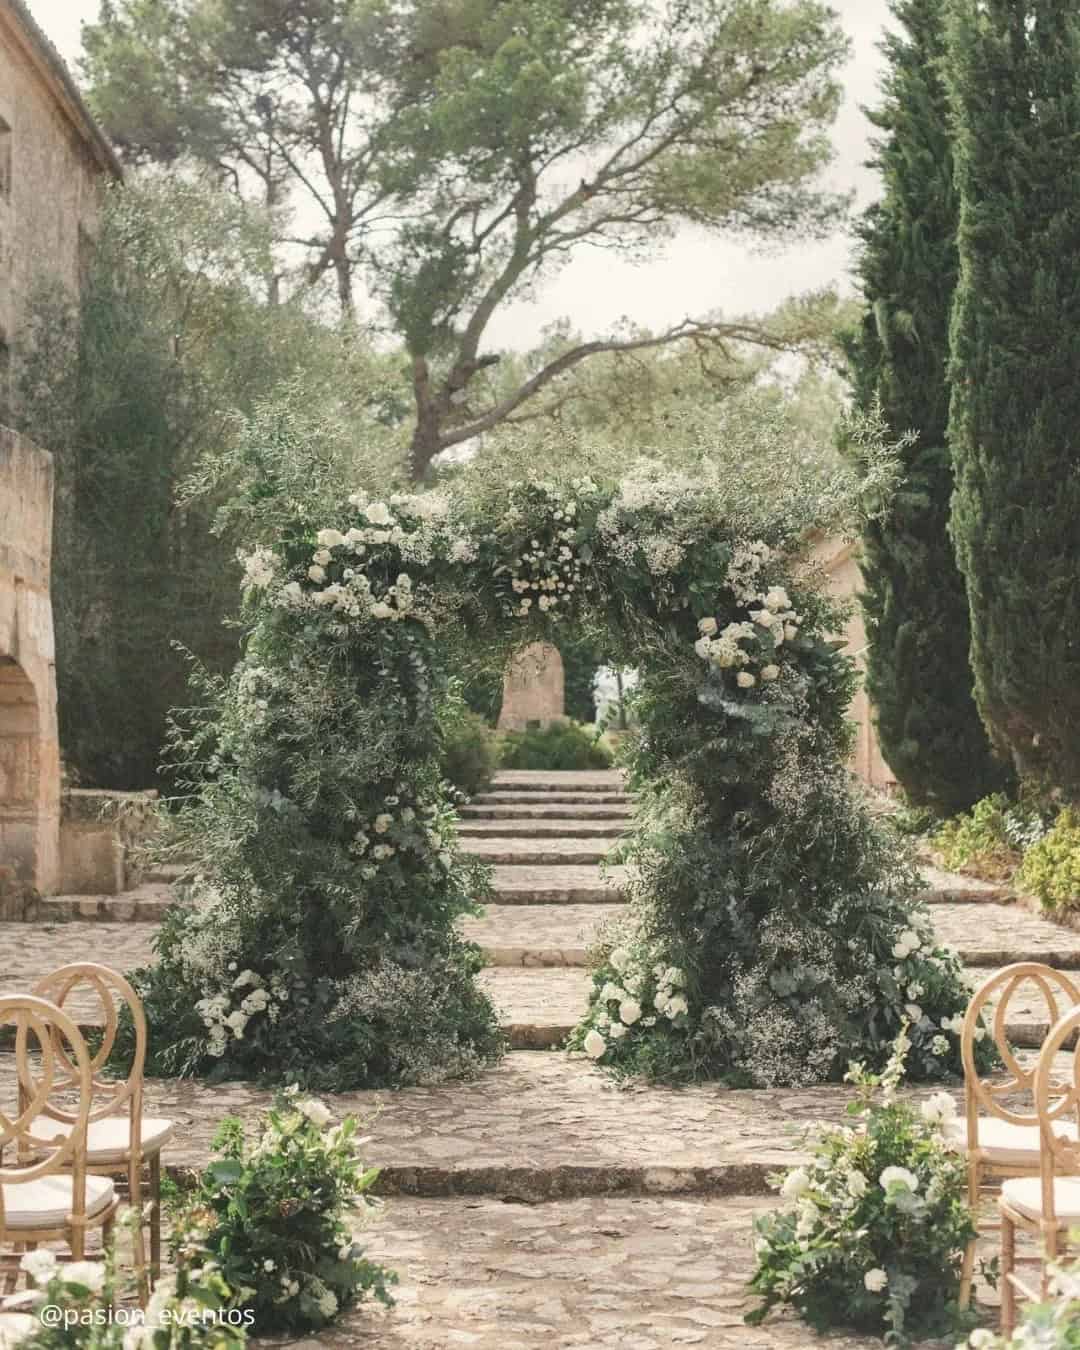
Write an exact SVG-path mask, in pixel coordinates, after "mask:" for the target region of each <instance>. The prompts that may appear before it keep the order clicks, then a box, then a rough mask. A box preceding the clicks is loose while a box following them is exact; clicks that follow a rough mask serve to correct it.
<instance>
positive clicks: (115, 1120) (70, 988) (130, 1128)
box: [34, 961, 174, 1299]
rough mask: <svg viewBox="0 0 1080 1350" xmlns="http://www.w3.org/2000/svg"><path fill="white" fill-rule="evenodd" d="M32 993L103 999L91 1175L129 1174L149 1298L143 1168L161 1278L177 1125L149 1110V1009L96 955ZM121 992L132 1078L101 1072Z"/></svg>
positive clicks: (140, 1268) (141, 1273) (57, 1116)
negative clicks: (167, 1150)
mask: <svg viewBox="0 0 1080 1350" xmlns="http://www.w3.org/2000/svg"><path fill="white" fill-rule="evenodd" d="M34 993H35V994H37V995H38V996H39V997H42V998H48V999H50V1000H51V1001H52V1002H54V1003H55V1004H57V1006H58V1007H61V1008H62V1007H64V1006H65V1004H66V1003H67V1002H68V1000H69V999H71V998H72V996H76V997H80V998H83V999H85V998H86V997H87V994H88V993H89V995H91V996H92V997H93V998H95V999H96V1001H97V1003H98V1004H100V1009H101V1013H102V1015H103V1019H104V1022H103V1035H102V1040H101V1044H100V1046H99V1047H98V1049H97V1051H96V1052H95V1054H94V1056H93V1058H92V1060H91V1063H90V1070H91V1088H92V1091H93V1093H94V1104H93V1106H92V1108H91V1111H90V1114H89V1117H88V1125H87V1141H86V1157H87V1167H88V1170H89V1172H90V1174H91V1175H92V1176H109V1177H117V1176H122V1177H126V1178H127V1183H128V1188H129V1199H130V1203H131V1208H132V1211H133V1213H135V1214H136V1215H138V1216H139V1217H138V1219H137V1220H136V1221H135V1223H134V1226H133V1228H132V1237H133V1241H134V1263H135V1273H136V1277H137V1279H138V1282H139V1289H140V1296H141V1297H143V1298H144V1299H145V1296H146V1294H147V1292H148V1285H149V1281H148V1280H147V1276H146V1253H145V1245H144V1241H143V1216H142V1194H143V1172H144V1169H145V1171H146V1173H147V1188H148V1190H149V1195H150V1278H151V1279H156V1278H157V1275H158V1272H159V1271H160V1269H161V1151H162V1149H163V1148H164V1146H165V1144H166V1142H167V1141H168V1140H169V1139H170V1138H171V1136H172V1133H173V1129H174V1126H173V1122H172V1121H171V1120H165V1119H163V1118H160V1117H156V1116H146V1115H144V1114H143V1071H144V1068H145V1065H146V1015H145V1014H144V1012H143V1006H142V1002H141V1001H140V999H139V996H138V994H136V992H135V990H134V989H133V988H132V987H131V985H130V984H129V983H128V981H127V980H125V979H124V977H123V975H121V974H120V973H119V972H118V971H115V970H112V969H111V968H110V967H109V966H102V965H97V964H95V963H93V962H90V961H75V962H72V963H70V964H69V965H66V966H61V967H60V968H59V969H58V970H54V971H53V972H52V973H51V974H50V975H46V976H45V977H44V978H43V979H41V980H39V981H38V983H37V985H36V986H35V988H34ZM119 1000H123V1002H124V1003H126V1004H127V1006H128V1008H129V1009H130V1012H131V1021H132V1026H133V1028H134V1033H135V1053H134V1056H133V1057H132V1061H131V1066H130V1068H129V1070H128V1075H127V1077H126V1078H105V1077H102V1076H101V1074H102V1070H103V1068H104V1066H105V1064H106V1063H107V1061H108V1058H109V1055H110V1054H111V1052H112V1049H113V1046H114V1045H115V1043H116V1031H117V1027H118V1025H119V1014H118V1001H119ZM47 1114H48V1115H49V1116H50V1118H51V1119H52V1120H54V1121H56V1122H57V1124H58V1125H59V1126H60V1127H61V1128H63V1127H64V1126H66V1125H67V1124H68V1123H69V1122H70V1120H71V1117H70V1115H69V1114H67V1113H66V1112H64V1111H63V1110H62V1109H58V1108H57V1107H56V1106H54V1105H50V1106H49V1107H48V1108H47Z"/></svg>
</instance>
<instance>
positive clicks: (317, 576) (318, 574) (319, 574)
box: [307, 563, 326, 581]
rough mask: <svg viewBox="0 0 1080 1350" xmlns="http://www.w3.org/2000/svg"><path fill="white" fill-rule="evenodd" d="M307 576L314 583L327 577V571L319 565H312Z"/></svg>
mask: <svg viewBox="0 0 1080 1350" xmlns="http://www.w3.org/2000/svg"><path fill="white" fill-rule="evenodd" d="M307 574H308V576H309V577H310V578H311V580H312V581H322V580H323V579H324V578H325V576H326V573H325V571H324V570H323V569H322V568H321V567H320V566H319V564H318V563H312V564H311V566H310V567H309V568H308V570H307Z"/></svg>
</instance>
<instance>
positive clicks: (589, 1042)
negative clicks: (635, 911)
mask: <svg viewBox="0 0 1080 1350" xmlns="http://www.w3.org/2000/svg"><path fill="white" fill-rule="evenodd" d="M608 964H609V965H610V966H611V968H612V970H613V971H614V972H615V974H616V975H618V976H619V982H618V983H616V982H615V981H614V980H608V981H607V982H606V983H605V984H604V986H603V988H602V989H601V990H600V992H599V994H598V995H597V997H596V1002H595V1005H594V1009H595V1015H594V1017H593V1025H592V1027H591V1028H590V1029H589V1031H588V1032H587V1033H586V1035H585V1040H584V1042H583V1045H584V1049H585V1053H586V1054H587V1055H588V1056H589V1058H590V1059H594V1060H598V1059H601V1058H603V1056H604V1054H605V1053H606V1052H607V1049H608V1046H609V1043H613V1042H616V1041H620V1040H622V1038H623V1037H624V1036H625V1035H626V1034H627V1032H628V1031H629V1029H630V1028H631V1027H632V1026H634V1025H635V1024H637V1023H639V1022H640V1024H641V1025H642V1026H643V1027H654V1026H655V1025H656V1023H657V1020H658V1019H659V1018H661V1017H665V1018H667V1019H668V1021H670V1022H675V1021H676V1019H677V1018H679V1017H685V1015H686V1014H687V1013H688V1012H689V1004H688V1002H687V999H686V993H685V987H686V975H685V973H684V972H683V971H681V970H680V969H679V968H678V967H677V966H669V965H664V964H659V965H654V966H653V968H652V979H651V980H650V978H649V970H648V964H647V959H646V958H645V957H644V956H636V955H635V954H634V953H633V952H632V951H631V950H630V949H629V948H628V947H616V948H614V949H613V950H612V952H611V953H610V955H609V956H608ZM650 984H651V986H652V992H651V995H650V993H649V987H650ZM650 1003H651V1005H652V1011H651V1012H646V1008H647V1007H648V1005H649V1004H650Z"/></svg>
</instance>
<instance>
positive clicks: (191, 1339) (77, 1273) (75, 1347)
mask: <svg viewBox="0 0 1080 1350" xmlns="http://www.w3.org/2000/svg"><path fill="white" fill-rule="evenodd" d="M22 1268H23V1270H25V1271H26V1272H27V1274H28V1275H29V1277H30V1279H31V1280H33V1282H34V1285H35V1293H36V1296H37V1298H36V1302H35V1305H34V1306H35V1307H36V1308H45V1307H48V1308H52V1309H55V1310H57V1312H56V1313H54V1314H53V1317H54V1321H53V1322H49V1321H47V1320H45V1319H41V1320H39V1322H38V1326H37V1329H36V1330H35V1331H34V1332H33V1334H31V1335H30V1336H28V1337H25V1338H23V1339H20V1340H19V1342H18V1343H19V1345H21V1346H25V1347H27V1350H235V1348H236V1347H237V1346H244V1345H247V1343H248V1341H247V1329H248V1328H250V1327H251V1325H252V1319H251V1317H250V1315H249V1314H247V1313H245V1312H244V1311H242V1310H241V1309H239V1308H237V1307H236V1306H235V1305H234V1303H233V1293H232V1290H231V1289H230V1288H229V1286H228V1285H227V1284H226V1283H225V1280H224V1278H223V1276H222V1274H221V1271H220V1270H218V1269H214V1268H211V1267H210V1266H208V1265H207V1266H203V1265H199V1264H193V1263H192V1262H191V1261H190V1260H188V1259H186V1258H185V1259H181V1260H180V1261H179V1262H178V1264H177V1267H176V1270H175V1273H173V1274H171V1275H163V1276H161V1278H160V1279H159V1280H158V1281H157V1283H156V1284H155V1286H154V1292H153V1294H152V1295H151V1298H150V1301H149V1303H148V1304H147V1306H146V1310H145V1314H144V1315H143V1316H142V1318H141V1320H136V1314H135V1313H133V1312H132V1310H131V1308H130V1301H131V1300H132V1299H133V1298H134V1296H135V1294H136V1293H137V1291H136V1290H134V1289H124V1288H119V1287H118V1285H117V1281H116V1273H115V1266H114V1262H113V1255H112V1253H111V1252H110V1253H108V1255H107V1257H106V1260H105V1261H104V1262H98V1261H74V1262H71V1263H68V1264H60V1263H59V1262H58V1261H57V1259H56V1257H55V1255H54V1253H53V1252H51V1251H50V1250H49V1249H48V1248H45V1247H40V1248H38V1249H37V1250H36V1251H32V1252H28V1253H27V1255H26V1256H25V1257H24V1258H23V1262H22ZM122 1298H123V1299H126V1300H128V1301H129V1306H124V1304H123V1303H121V1299H122ZM13 1302H14V1301H13ZM4 1305H5V1300H4V1299H3V1298H0V1314H2V1313H3V1312H4V1311H5V1306H4ZM23 1311H25V1309H23ZM126 1313H127V1314H130V1316H129V1317H128V1316H125V1314H126Z"/></svg>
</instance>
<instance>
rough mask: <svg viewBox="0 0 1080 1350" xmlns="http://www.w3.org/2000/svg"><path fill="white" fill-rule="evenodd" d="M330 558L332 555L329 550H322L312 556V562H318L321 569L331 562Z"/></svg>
mask: <svg viewBox="0 0 1080 1350" xmlns="http://www.w3.org/2000/svg"><path fill="white" fill-rule="evenodd" d="M330 557H331V554H330V550H329V549H328V548H320V549H319V550H318V551H317V552H315V553H313V554H312V555H311V561H312V562H317V563H318V564H319V566H320V567H325V566H326V564H327V563H328V562H329V561H330Z"/></svg>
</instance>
